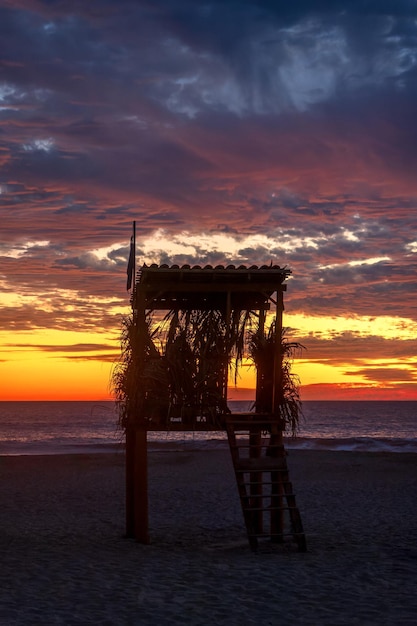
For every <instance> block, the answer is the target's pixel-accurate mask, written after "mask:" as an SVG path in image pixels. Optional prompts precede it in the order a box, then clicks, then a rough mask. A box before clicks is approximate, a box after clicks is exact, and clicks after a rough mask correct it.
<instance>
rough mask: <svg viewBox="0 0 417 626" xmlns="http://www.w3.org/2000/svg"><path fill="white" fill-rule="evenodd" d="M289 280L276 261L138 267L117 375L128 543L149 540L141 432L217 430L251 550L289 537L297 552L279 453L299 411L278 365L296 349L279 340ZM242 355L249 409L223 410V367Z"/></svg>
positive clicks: (298, 537)
mask: <svg viewBox="0 0 417 626" xmlns="http://www.w3.org/2000/svg"><path fill="white" fill-rule="evenodd" d="M289 274H290V270H288V269H286V268H281V267H279V266H277V265H270V266H266V265H263V266H262V267H258V266H252V267H249V268H248V267H245V266H240V267H234V266H232V265H229V266H227V267H223V266H217V267H214V268H213V267H211V266H206V267H204V268H201V267H199V266H194V267H190V266H188V265H184V266H182V267H178V266H176V265H173V266H167V265H160V266H158V265H151V266H150V267H148V266H146V265H144V266H143V267H142V268H141V269H140V270H139V272H138V276H137V280H136V283H135V286H134V290H133V294H132V316H131V318H130V319H129V320H128V322H127V324H126V327H125V335H124V344H123V346H124V358H123V362H122V365H121V368H119V370H118V371H117V372H116V376H115V379H116V383H115V386H116V391H117V394H118V398H119V405H120V409H121V423H122V425H123V427H124V428H125V432H126V531H127V535H128V536H129V537H134V538H136V539H137V540H138V541H140V542H142V543H148V542H149V530H148V493H147V431H155V430H156V431H157V430H164V431H166V430H206V431H209V430H219V429H223V430H226V431H227V434H228V440H229V444H230V449H231V452H232V459H233V463H234V468H235V473H236V479H237V484H238V489H239V495H240V499H241V503H242V509H243V514H244V518H245V523H246V528H247V532H248V537H249V541H250V545H251V547H252V548H256V546H257V542H258V538H259V537H263V536H268V537H270V538H271V540H272V541H277V542H279V541H283V537H284V535H285V534H289V535H291V536H292V537H293V538H294V540H295V541H296V543H297V546H298V548H299V550H305V538H304V533H303V529H302V524H301V519H300V516H299V513H298V509H297V508H296V505H295V498H294V495H293V493H292V488H291V483H290V481H289V477H288V469H287V465H286V459H285V451H284V447H283V432H284V430H285V429H286V428H288V427H289V428H292V429H294V426H295V424H296V421H297V417H298V409H299V399H298V391H297V389H296V386H295V385H294V383H293V380H292V378H291V375H290V373H289V368H288V364H287V363H286V362H285V357H286V356H288V353H289V352H291V350H292V348H293V347H294V346H296V344H289V343H286V342H285V341H283V336H282V312H283V308H284V306H283V293H284V291H285V289H286V285H285V284H284V282H285V280H286V278H287V277H288V275H289ZM271 304H272V305H273V306H272V307H271ZM267 318H268V324H267V323H266V321H267ZM269 322H270V323H269ZM248 350H249V352H250V353H251V355H252V359H253V361H254V363H255V365H256V368H257V379H256V400H255V412H254V413H243V414H231V413H230V411H229V409H228V407H227V381H228V374H229V370H230V367H231V366H234V367H235V368H238V367H239V364H240V363H241V362H242V359H243V358H244V357H245V354H246V353H247V351H248ZM243 435H245V436H243ZM285 511H288V513H289V523H290V530H289V533H286V532H285V519H284V513H285Z"/></svg>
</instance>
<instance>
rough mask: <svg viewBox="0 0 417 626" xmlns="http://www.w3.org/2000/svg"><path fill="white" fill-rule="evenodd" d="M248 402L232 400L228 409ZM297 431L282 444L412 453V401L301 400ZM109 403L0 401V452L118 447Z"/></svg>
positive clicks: (416, 432)
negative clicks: (298, 428) (298, 429)
mask: <svg viewBox="0 0 417 626" xmlns="http://www.w3.org/2000/svg"><path fill="white" fill-rule="evenodd" d="M250 405H251V403H250V402H244V401H234V402H231V403H230V405H229V406H230V408H231V410H232V411H247V410H249V407H250ZM303 413H304V417H303V419H302V422H301V427H300V432H299V434H298V436H297V437H296V438H295V439H293V438H291V437H288V438H287V447H288V448H289V449H291V448H293V449H294V448H298V449H320V450H326V449H327V450H363V451H370V452H378V451H390V452H399V453H401V452H417V402H415V401H412V402H407V401H402V402H396V401H395V402H387V401H384V402H375V401H368V402H365V401H358V402H342V401H308V402H307V401H306V402H304V403H303ZM148 439H149V441H152V442H154V443H156V444H157V443H158V442H160V443H162V442H170V443H172V444H175V443H177V444H178V446H180V447H184V446H193V447H197V448H207V447H219V446H220V447H222V446H227V440H226V435H225V433H222V432H218V433H216V432H209V433H192V432H188V433H174V432H166V433H165V432H159V433H149V435H148ZM123 440H124V437H123V433H122V431H121V430H120V429H119V428H118V426H117V411H116V407H115V404H114V403H113V402H41V401H40V402H0V455H22V454H75V453H82V452H107V451H117V450H120V451H122V450H123Z"/></svg>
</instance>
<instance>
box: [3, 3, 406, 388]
mask: <svg viewBox="0 0 417 626" xmlns="http://www.w3.org/2000/svg"><path fill="white" fill-rule="evenodd" d="M416 115H417V2H416V0H352V1H350V2H348V1H344V2H342V1H341V0H300V1H297V0H295V1H294V2H276V0H257V1H256V0H240V1H238V0H236V1H227V0H214V1H212V0H207V1H205V2H200V1H199V0H149V1H141V0H89V1H88V2H86V1H85V0H0V217H1V220H0V380H1V383H0V399H2V400H41V399H44V400H66V399H75V400H83V399H94V400H95V399H106V398H109V397H111V385H110V379H111V373H112V371H113V368H114V366H115V363H116V362H117V359H118V355H119V352H120V330H121V320H122V316H123V315H127V314H128V313H129V294H128V293H127V292H126V264H127V258H128V253H129V242H130V236H131V232H132V222H133V220H136V225H137V262H138V264H139V265H140V264H141V263H152V262H156V263H168V264H173V263H179V264H182V263H190V264H193V263H198V264H208V263H211V264H218V263H237V264H248V265H252V264H263V263H270V262H271V261H272V262H273V263H277V264H279V265H281V266H287V267H289V268H290V269H291V271H292V274H291V277H290V278H289V279H288V286H287V293H286V295H285V315H284V325H285V326H286V327H288V329H289V331H288V332H289V336H290V337H291V338H293V339H294V340H296V341H299V342H300V343H302V344H303V345H304V346H305V350H304V351H303V352H302V354H301V355H300V356H299V357H298V358H297V359H296V360H295V361H294V364H293V371H294V372H295V373H296V374H298V375H299V376H300V379H301V385H302V387H301V397H302V399H304V400H311V399H323V400H335V399H338V400H343V399H346V400H379V399H380V400H396V399H399V400H407V399H411V400H412V399H414V400H417V359H416V356H417V305H416V302H417V299H416V293H417V292H416V282H417V277H416V269H417V176H416V172H417V125H416V122H415V120H416ZM251 385H252V383H251V379H250V377H249V378H247V376H246V372H245V375H244V376H242V379H241V381H240V383H239V386H240V387H241V390H240V391H239V392H238V391H236V394H235V396H234V397H236V398H237V397H244V396H243V394H244V393H245V391H244V390H245V389H246V388H248V387H250V386H251ZM239 394H240V395H239Z"/></svg>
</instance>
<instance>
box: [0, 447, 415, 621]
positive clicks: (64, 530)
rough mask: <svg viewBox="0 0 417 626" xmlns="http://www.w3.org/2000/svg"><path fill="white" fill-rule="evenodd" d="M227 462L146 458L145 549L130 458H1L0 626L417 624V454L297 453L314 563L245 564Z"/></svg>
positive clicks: (158, 453) (288, 554)
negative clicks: (127, 492)
mask: <svg viewBox="0 0 417 626" xmlns="http://www.w3.org/2000/svg"><path fill="white" fill-rule="evenodd" d="M229 457H230V454H229V452H228V450H226V449H224V450H223V449H203V450H201V449H199V450H191V449H187V450H182V451H177V450H172V449H170V448H169V446H167V447H164V449H163V450H151V451H150V454H149V499H150V532H151V540H152V543H151V545H149V546H143V545H141V544H138V543H136V542H134V541H132V540H127V539H125V538H124V537H123V534H124V522H125V519H124V455H123V454H121V453H118V452H117V453H98V454H91V453H80V454H67V455H43V456H35V455H26V456H2V457H0V492H1V493H2V507H0V528H1V534H0V549H1V558H2V568H1V570H0V621H1V623H2V624H5V626H18V625H23V624H24V625H25V626H27V625H31V624H33V625H35V624H39V623H50V624H63V625H65V626H67V625H72V624H80V625H83V624H87V623H89V624H97V625H98V624H104V623H111V624H112V625H113V624H115V625H119V624H120V626H122V625H123V626H124V625H126V624H133V625H136V624H138V625H142V624H144V625H148V624H149V625H151V624H158V623H161V624H164V625H165V624H168V625H169V624H196V625H197V624H201V625H203V624H208V623H216V624H224V625H226V624H227V625H229V624H231V625H234V624H236V626H237V625H238V624H239V626H240V625H242V624H244V625H246V624H259V625H261V626H262V625H264V624H265V625H268V624H281V623H285V620H287V623H289V624H291V625H301V624H303V625H304V624H308V623H311V624H320V625H323V626H337V625H345V624H346V625H347V624H361V625H362V624H364V625H366V624H374V625H375V626H380V625H387V626H388V625H389V626H392V624H396V623H401V624H403V625H405V626H407V625H409V626H411V624H414V623H415V614H416V612H417V600H416V598H415V593H414V591H415V590H414V587H415V580H416V576H417V558H416V557H417V547H416V546H417V522H416V520H417V497H416V496H417V487H416V486H417V464H416V462H415V460H416V457H415V454H412V453H403V454H395V453H386V452H377V453H376V452H341V451H337V452H335V451H313V450H290V451H289V454H288V465H289V470H290V479H291V480H292V482H293V486H294V490H295V493H296V498H297V505H298V507H299V510H300V513H301V517H302V520H303V525H304V530H305V533H306V538H307V547H308V552H307V553H306V554H300V553H298V552H296V551H295V550H292V549H291V550H290V549H287V548H286V547H284V548H282V547H280V548H278V549H277V550H275V549H273V550H272V549H270V550H267V551H262V550H261V551H259V552H258V553H252V552H251V551H250V550H249V546H248V543H247V539H246V533H245V528H244V523H243V517H242V513H241V509H240V502H239V499H238V495H237V487H236V483H235V479H234V474H233V468H232V464H231V461H230V458H229ZM191 478H192V480H191Z"/></svg>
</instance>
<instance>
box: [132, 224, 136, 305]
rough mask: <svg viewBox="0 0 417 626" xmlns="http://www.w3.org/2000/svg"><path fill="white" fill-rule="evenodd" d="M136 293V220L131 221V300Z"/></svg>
mask: <svg viewBox="0 0 417 626" xmlns="http://www.w3.org/2000/svg"><path fill="white" fill-rule="evenodd" d="M135 292H136V220H133V289H132V295H133V300H132V301H134V299H135Z"/></svg>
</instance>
